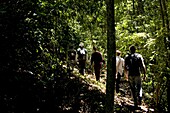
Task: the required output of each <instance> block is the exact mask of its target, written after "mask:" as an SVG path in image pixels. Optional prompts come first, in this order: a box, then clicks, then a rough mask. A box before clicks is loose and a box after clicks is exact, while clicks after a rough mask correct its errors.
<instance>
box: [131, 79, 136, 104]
mask: <svg viewBox="0 0 170 113" xmlns="http://www.w3.org/2000/svg"><path fill="white" fill-rule="evenodd" d="M129 83H130V88H131V92H132V96H133V100H134V106H135V107H137V95H136V84H135V76H129Z"/></svg>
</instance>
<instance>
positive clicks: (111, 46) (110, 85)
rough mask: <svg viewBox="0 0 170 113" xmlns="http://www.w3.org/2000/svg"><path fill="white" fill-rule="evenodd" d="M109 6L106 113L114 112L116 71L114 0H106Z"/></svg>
mask: <svg viewBox="0 0 170 113" xmlns="http://www.w3.org/2000/svg"><path fill="white" fill-rule="evenodd" d="M106 5H107V6H106V7H107V80H106V104H105V110H106V113H113V112H114V87H115V73H116V57H115V56H116V43H115V19H114V0H106Z"/></svg>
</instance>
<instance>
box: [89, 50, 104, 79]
mask: <svg viewBox="0 0 170 113" xmlns="http://www.w3.org/2000/svg"><path fill="white" fill-rule="evenodd" d="M93 51H94V52H93V53H92V55H91V67H92V68H93V67H94V71H95V76H96V80H97V81H100V71H101V68H102V63H103V64H104V66H105V61H104V60H103V57H102V55H101V53H100V52H99V51H97V48H96V47H93ZM93 63H94V65H93Z"/></svg>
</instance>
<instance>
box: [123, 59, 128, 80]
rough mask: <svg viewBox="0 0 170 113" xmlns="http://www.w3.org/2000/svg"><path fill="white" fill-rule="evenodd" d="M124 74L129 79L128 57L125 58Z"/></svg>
mask: <svg viewBox="0 0 170 113" xmlns="http://www.w3.org/2000/svg"><path fill="white" fill-rule="evenodd" d="M124 75H125V79H126V80H127V81H128V69H127V62H126V58H125V59H124Z"/></svg>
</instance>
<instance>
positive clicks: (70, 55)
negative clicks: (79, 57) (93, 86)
mask: <svg viewBox="0 0 170 113" xmlns="http://www.w3.org/2000/svg"><path fill="white" fill-rule="evenodd" d="M68 60H69V67H70V70H71V71H74V66H75V64H76V50H75V49H74V47H73V45H72V46H70V49H69V51H68Z"/></svg>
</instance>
